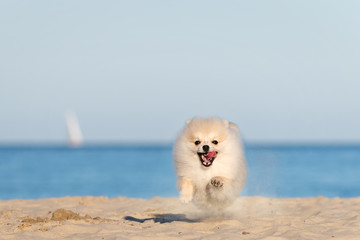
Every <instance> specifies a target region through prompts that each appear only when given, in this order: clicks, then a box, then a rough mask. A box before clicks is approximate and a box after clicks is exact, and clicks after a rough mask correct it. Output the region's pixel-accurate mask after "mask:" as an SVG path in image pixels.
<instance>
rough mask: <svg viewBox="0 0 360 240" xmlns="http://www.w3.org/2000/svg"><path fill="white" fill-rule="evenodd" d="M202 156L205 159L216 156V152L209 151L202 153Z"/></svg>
mask: <svg viewBox="0 0 360 240" xmlns="http://www.w3.org/2000/svg"><path fill="white" fill-rule="evenodd" d="M204 157H205V158H206V160H209V159H210V158H213V157H216V152H209V153H207V154H204Z"/></svg>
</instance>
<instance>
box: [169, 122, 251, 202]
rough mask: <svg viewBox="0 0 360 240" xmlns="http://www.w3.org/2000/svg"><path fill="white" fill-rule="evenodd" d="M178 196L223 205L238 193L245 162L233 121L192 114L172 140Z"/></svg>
mask: <svg viewBox="0 0 360 240" xmlns="http://www.w3.org/2000/svg"><path fill="white" fill-rule="evenodd" d="M173 154H174V165H175V171H176V174H177V177H178V181H177V187H178V189H179V193H180V200H181V201H182V202H184V203H189V202H191V201H193V202H194V203H195V204H196V205H198V206H200V207H203V208H214V209H224V208H226V207H228V206H229V205H231V204H232V203H233V202H234V200H235V199H236V197H237V196H238V195H239V194H240V192H241V190H242V188H243V186H244V184H245V180H246V175H247V164H246V160H245V157H244V151H243V146H242V141H241V139H240V132H239V129H238V127H237V125H236V124H234V123H232V122H229V121H227V120H224V119H220V118H193V119H192V120H189V121H187V122H186V126H185V128H184V129H183V131H182V132H181V134H180V135H179V136H178V138H177V140H176V142H175V144H174V151H173Z"/></svg>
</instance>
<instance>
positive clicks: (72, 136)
mask: <svg viewBox="0 0 360 240" xmlns="http://www.w3.org/2000/svg"><path fill="white" fill-rule="evenodd" d="M65 117H66V125H67V129H68V134H69V139H68V141H69V144H70V146H72V147H79V146H80V145H81V144H82V143H83V135H82V132H81V129H80V125H79V121H78V119H77V117H76V114H75V113H73V112H68V113H66V116H65Z"/></svg>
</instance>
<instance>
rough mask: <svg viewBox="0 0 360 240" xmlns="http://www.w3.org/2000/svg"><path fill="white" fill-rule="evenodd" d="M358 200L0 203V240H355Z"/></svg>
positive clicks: (77, 199) (100, 199) (359, 231)
mask: <svg viewBox="0 0 360 240" xmlns="http://www.w3.org/2000/svg"><path fill="white" fill-rule="evenodd" d="M359 236H360V198H350V199H342V198H332V199H329V198H324V197H316V198H293V199H281V198H264V197H240V198H238V199H237V200H236V202H235V204H234V205H233V206H232V207H230V208H229V209H228V210H227V211H225V212H222V213H211V212H208V211H207V212H204V211H201V210H199V209H198V208H196V207H195V206H194V205H192V204H188V205H186V204H182V203H180V201H179V200H178V199H177V198H161V197H155V198H152V199H149V200H147V199H133V198H126V197H118V198H112V199H109V198H107V197H63V198H50V199H39V200H7V201H0V239H59V238H66V239H178V238H182V239H207V240H208V239H359Z"/></svg>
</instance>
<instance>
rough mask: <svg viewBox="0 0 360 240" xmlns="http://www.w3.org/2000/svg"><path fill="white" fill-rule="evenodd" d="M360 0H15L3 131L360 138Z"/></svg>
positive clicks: (1, 138) (6, 47)
mask: <svg viewBox="0 0 360 240" xmlns="http://www.w3.org/2000/svg"><path fill="white" fill-rule="evenodd" d="M359 10H360V3H359V2H358V1H346V2H339V1H36V0H35V1H15V0H14V1H1V2H0V18H1V21H0V29H1V38H0V53H1V54H0V142H46V141H51V142H64V141H65V139H66V136H67V135H66V128H65V121H64V113H65V112H66V111H67V110H69V109H71V110H74V111H76V113H77V115H78V117H79V121H80V125H81V127H82V130H83V134H84V138H85V140H87V141H99V142H101V141H120V142H127V141H131V142H170V141H173V139H174V138H175V137H176V135H177V133H178V132H179V131H180V129H181V128H182V127H183V123H184V121H185V120H186V119H188V118H191V117H193V116H220V117H223V118H227V119H229V120H231V121H233V122H235V123H237V124H238V125H239V127H240V129H241V130H242V133H243V136H244V138H245V139H246V140H247V141H270V142H271V141H282V142H287V141H289V142H304V141H311V142H317V141H335V142H341V141H347V142H358V141H360V127H359V120H360V111H359V100H360V97H359V96H360V95H359V93H358V92H359V89H360V68H359V66H360V45H359V42H360V31H359V30H358V29H359V27H360V15H359Z"/></svg>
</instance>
